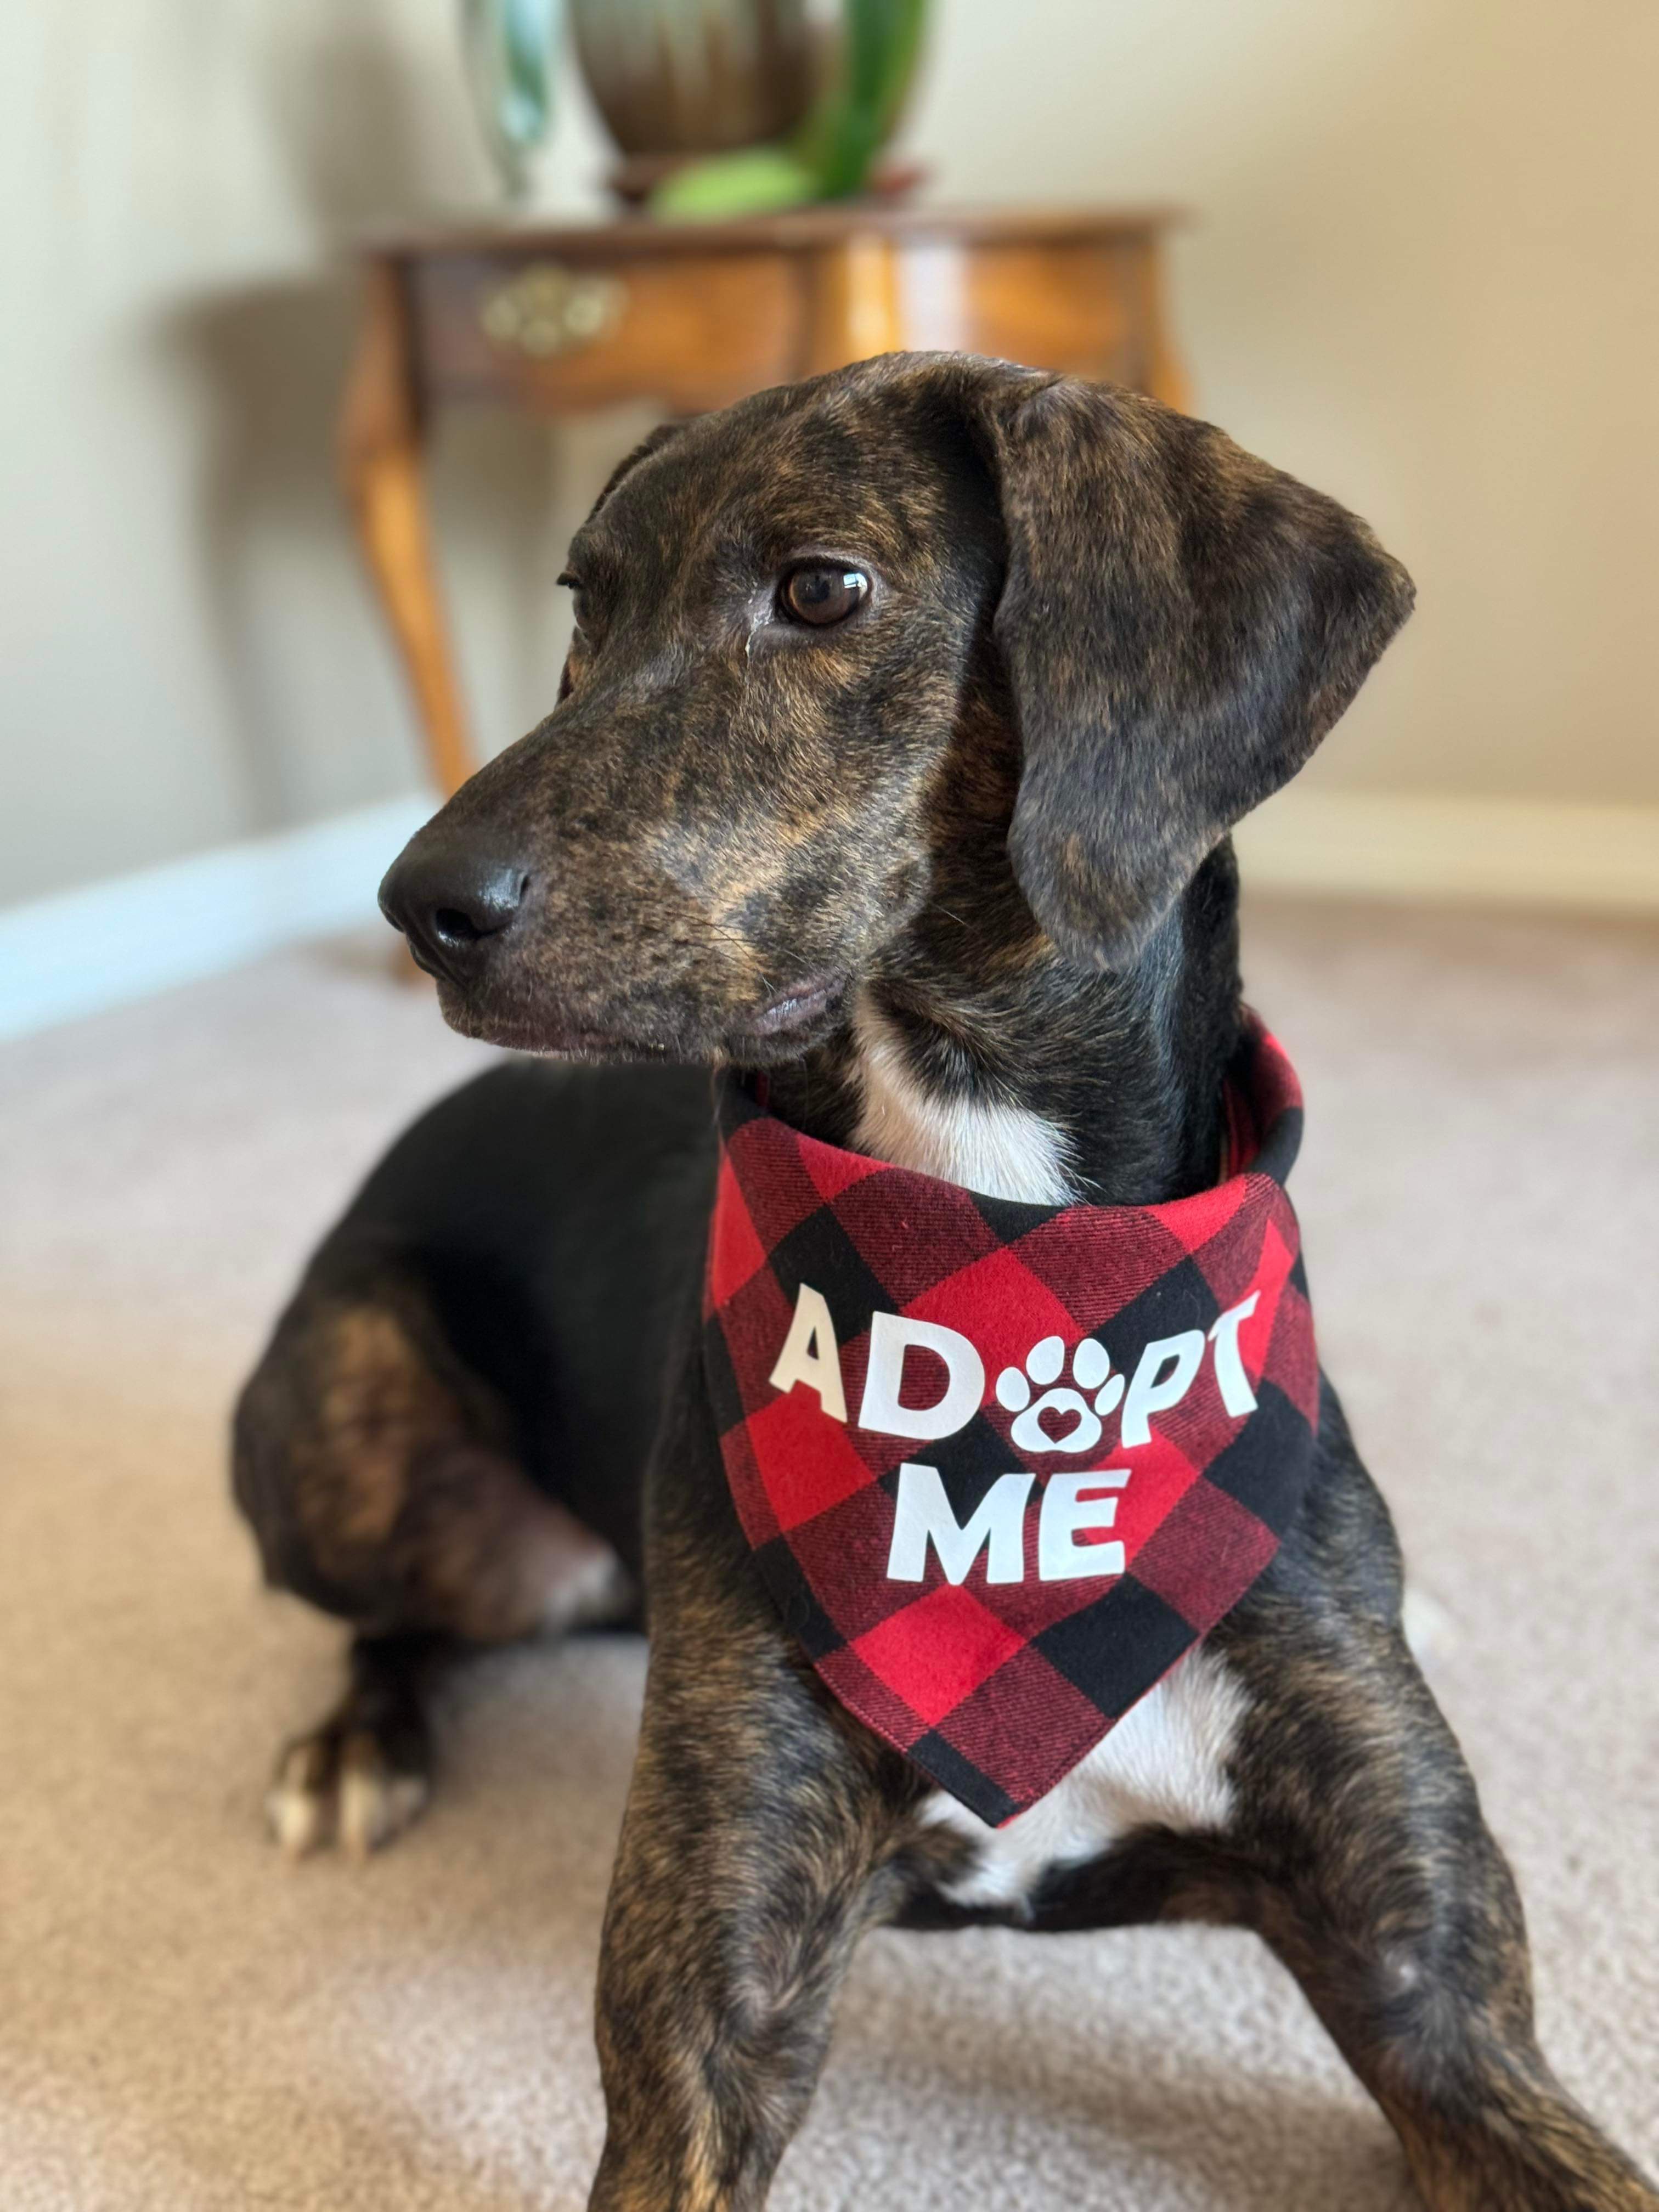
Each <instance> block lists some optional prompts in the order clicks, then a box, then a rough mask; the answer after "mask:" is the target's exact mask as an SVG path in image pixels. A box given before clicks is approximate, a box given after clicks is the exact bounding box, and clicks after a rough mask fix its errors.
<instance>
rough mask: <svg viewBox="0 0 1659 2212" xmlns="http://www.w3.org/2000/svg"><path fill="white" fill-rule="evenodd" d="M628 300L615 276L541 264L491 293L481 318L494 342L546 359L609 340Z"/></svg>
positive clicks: (624, 290)
mask: <svg viewBox="0 0 1659 2212" xmlns="http://www.w3.org/2000/svg"><path fill="white" fill-rule="evenodd" d="M627 301H628V288H627V286H626V285H625V284H623V283H619V282H618V281H617V278H616V277H614V276H592V275H589V274H587V273H586V272H585V271H583V270H576V269H565V268H562V267H561V266H560V264H558V263H557V262H556V261H537V262H532V264H531V265H530V266H529V268H527V269H521V270H520V271H519V274H518V275H517V276H514V277H513V280H512V282H511V283H507V284H503V285H502V286H501V289H500V290H499V291H495V292H492V293H491V294H490V295H489V298H488V299H487V300H486V301H484V304H483V312H482V313H481V314H480V315H479V318H478V319H479V322H480V323H481V324H482V325H483V333H484V336H485V337H487V338H489V340H490V342H491V343H493V344H495V345H498V346H516V347H517V349H518V350H519V351H520V353H527V354H532V355H533V356H535V357H536V358H537V359H538V360H544V359H545V358H546V357H547V356H550V355H551V354H557V353H572V352H574V350H575V349H576V348H577V347H578V346H585V345H592V343H593V342H594V340H595V339H596V338H602V337H609V335H610V334H611V331H613V330H615V328H616V327H617V324H618V323H619V322H620V321H621V320H622V313H623V307H625V306H626V304H627Z"/></svg>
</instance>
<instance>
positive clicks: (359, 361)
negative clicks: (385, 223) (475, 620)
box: [339, 261, 477, 798]
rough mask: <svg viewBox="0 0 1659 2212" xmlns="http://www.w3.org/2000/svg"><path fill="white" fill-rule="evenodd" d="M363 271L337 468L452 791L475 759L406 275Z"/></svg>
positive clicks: (435, 766)
mask: <svg viewBox="0 0 1659 2212" xmlns="http://www.w3.org/2000/svg"><path fill="white" fill-rule="evenodd" d="M366 276H367V295H366V299H365V303H364V304H365V314H364V321H363V330H362V339H361V341H360V343H359V345H358V349H357V357H356V362H355V364H354V366H353V368H352V372H351V377H350V380H349V384H348V385H347V387H346V395H345V404H344V406H343V410H342V411H341V416H340V430H339V464H340V474H341V477H342V479H343V483H344V486H345V490H346V495H347V497H348V499H349V501H350V503H351V511H352V515H353V518H354V520H355V521H356V526H357V535H358V537H359V538H360V539H361V541H362V548H363V552H364V555H365V556H366V557H367V560H368V568H369V573H370V574H371V575H372V576H373V578H374V585H375V588H376V590H377V591H378V592H379V593H380V603H381V605H383V606H384V608H385V609H386V616H387V618H388V619H389V621H390V622H391V624H392V633H393V635H394V636H395V638H396V640H397V644H398V652H399V653H400V654H401V655H402V657H403V662H404V668H405V669H406V670H407V671H408V674H409V680H410V684H411V685H412V687H413V689H414V692H415V702H416V709H417V711H418V713H419V714H420V718H421V726H422V732H423V733H424V736H425V739H426V750H427V758H428V762H429V763H430V765H431V769H432V776H433V781H435V783H436V784H437V786H438V787H439V789H440V790H441V792H442V793H443V794H444V796H445V797H446V798H447V797H448V796H449V794H450V793H451V792H453V791H454V790H456V789H457V788H458V787H459V786H460V785H461V784H463V783H465V781H466V779H467V777H468V776H470V775H471V773H472V771H473V769H475V768H476V767H477V761H476V759H475V758H474V757H473V752H472V747H471V743H470V741H469V739H468V737H467V732H466V721H465V714H464V713H463V710H462V707H461V700H460V692H459V688H458V686H457V684H456V681H455V671H454V666H453V662H452V660H451V659H450V652H449V640H448V635H447V629H446V625H445V622H444V615H443V605H442V602H441V598H440V595H439V590H438V579H437V574H436V570H435V568H434V565H433V557H432V533H431V530H430V527H429V526H428V521H427V513H426V499H425V494H424V491H423V489H422V482H421V460H420V455H421V416H420V407H419V404H418V400H417V396H416V391H415V386H414V380H413V375H412V372H411V363H410V347H409V343H408V307H407V302H406V301H405V298H404V287H403V283H402V279H401V277H400V276H399V275H398V270H396V269H395V268H394V267H392V265H391V264H389V263H386V262H381V261H376V262H373V263H371V264H370V265H369V267H368V270H367V272H366Z"/></svg>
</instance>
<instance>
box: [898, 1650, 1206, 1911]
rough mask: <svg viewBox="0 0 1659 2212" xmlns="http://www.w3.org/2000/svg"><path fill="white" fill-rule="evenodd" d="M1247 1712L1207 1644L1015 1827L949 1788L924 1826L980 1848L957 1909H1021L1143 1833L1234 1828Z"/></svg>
mask: <svg viewBox="0 0 1659 2212" xmlns="http://www.w3.org/2000/svg"><path fill="white" fill-rule="evenodd" d="M1246 1710H1247V1700H1246V1698H1245V1695H1244V1692H1243V1689H1242V1687H1241V1686H1240V1685H1239V1683H1238V1682H1237V1680H1236V1679H1235V1677H1234V1676H1233V1675H1232V1674H1231V1673H1230V1672H1229V1671H1228V1669H1227V1668H1226V1666H1225V1664H1224V1662H1222V1661H1221V1660H1220V1659H1219V1658H1218V1656H1216V1655H1215V1654H1214V1653H1213V1652H1211V1651H1207V1650H1205V1649H1204V1647H1203V1646H1202V1645H1201V1644H1200V1646H1199V1647H1198V1649H1197V1650H1194V1651H1193V1652H1191V1653H1189V1654H1188V1656H1187V1657H1186V1658H1185V1659H1183V1660H1182V1662H1181V1663H1180V1664H1179V1665H1178V1666H1177V1667H1176V1668H1174V1669H1172V1671H1171V1672H1170V1674H1166V1675H1165V1676H1164V1680H1162V1681H1161V1682H1160V1683H1159V1684H1158V1686H1157V1687H1156V1689H1153V1690H1151V1691H1149V1692H1147V1694H1146V1696H1145V1697H1144V1698H1143V1699H1141V1701H1140V1703H1139V1705H1137V1706H1135V1708H1134V1710H1133V1711H1132V1712H1129V1713H1127V1714H1126V1715H1125V1716H1124V1717H1123V1718H1122V1720H1121V1721H1120V1722H1119V1723H1118V1724H1117V1726H1116V1727H1115V1729H1113V1730H1112V1732H1111V1734H1110V1735H1109V1736H1107V1737H1105V1738H1104V1740H1103V1741H1102V1742H1100V1743H1098V1744H1097V1745H1096V1747H1095V1748H1094V1749H1093V1750H1092V1751H1091V1753H1089V1755H1088V1757H1087V1758H1086V1759H1083V1760H1082V1761H1080V1763H1079V1765H1076V1766H1074V1767H1073V1769H1072V1771H1071V1772H1070V1773H1069V1774H1068V1775H1067V1776H1066V1779H1065V1780H1064V1781H1063V1782H1062V1783H1061V1784H1060V1786H1059V1787H1058V1789H1055V1790H1050V1791H1049V1792H1048V1796H1046V1797H1043V1798H1040V1799H1039V1800H1038V1802H1036V1804H1035V1805H1033V1806H1032V1807H1031V1808H1030V1810H1029V1811H1028V1812H1024V1813H1022V1814H1020V1815H1019V1816H1018V1819H1017V1820H1011V1821H1010V1822H1009V1823H1008V1825H1007V1826H1006V1828H992V1827H988V1826H987V1825H986V1823H985V1822H984V1821H983V1820H980V1819H979V1818H978V1816H977V1815H976V1814H973V1813H970V1812H969V1810H968V1808H967V1807H966V1806H965V1805H959V1804H957V1801H956V1799H955V1798H954V1797H948V1796H945V1792H944V1791H943V1790H940V1791H939V1793H938V1795H937V1796H933V1797H930V1798H929V1799H928V1800H927V1803H926V1804H925V1805H924V1807H923V1808H922V1813H921V1817H922V1819H923V1820H927V1821H929V1822H932V1823H933V1824H935V1825H937V1826H941V1827H948V1828H951V1829H954V1830H955V1831H956V1832H957V1833H958V1834H959V1835H963V1836H965V1837H968V1838H970V1839H971V1841H972V1842H973V1843H974V1844H975V1847H976V1848H975V1856H974V1859H973V1862H972V1863H971V1865H970V1866H969V1868H968V1869H967V1870H966V1871H965V1872H964V1873H963V1874H962V1875H960V1876H959V1877H958V1878H957V1880H956V1881H952V1882H950V1883H947V1884H946V1885H945V1895H946V1896H947V1897H948V1898H949V1899H951V1902H952V1903H953V1904H956V1905H987V1906H999V1905H1022V1904H1024V1903H1025V1902H1026V1901H1027V1900H1028V1899H1030V1897H1031V1896H1032V1895H1033V1893H1035V1892H1036V1889H1037V1887H1038V1886H1039V1884H1040V1883H1041V1882H1042V1877H1043V1876H1044V1875H1046V1874H1047V1873H1048V1872H1049V1871H1050V1870H1051V1869H1056V1868H1061V1867H1067V1866H1079V1865H1082V1864H1083V1863H1085V1862H1086V1861H1088V1860H1090V1859H1092V1858H1095V1857H1098V1856H1099V1854H1100V1853H1101V1852H1102V1851H1103V1850H1109V1848H1110V1846H1111V1845H1112V1844H1115V1843H1116V1842H1118V1841H1119V1840H1120V1839H1121V1838H1123V1837H1124V1836H1127V1835H1128V1834H1130V1833H1131V1832H1133V1830H1134V1829H1136V1828H1145V1827H1168V1828H1175V1829H1177V1830H1182V1831H1187V1832H1191V1831H1194V1830H1196V1829H1202V1828H1225V1826H1227V1824H1228V1822H1229V1821H1230V1820H1231V1817H1232V1809H1233V1792H1232V1785H1231V1783H1230V1781H1229V1780H1228V1778H1227V1761H1228V1759H1229V1758H1230V1756H1231V1752H1232V1748H1233V1746H1234V1743H1235V1742H1236V1741H1237V1735H1238V1728H1239V1723H1240V1722H1241V1721H1242V1720H1243V1717H1244V1714H1245V1711H1246Z"/></svg>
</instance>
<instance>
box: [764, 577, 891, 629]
mask: <svg viewBox="0 0 1659 2212" xmlns="http://www.w3.org/2000/svg"><path fill="white" fill-rule="evenodd" d="M869 590H870V579H869V578H868V577H867V576H866V574H865V573H864V571H863V570H862V569H861V568H842V565H841V563H840V562H838V561H810V562H807V563H806V565H805V567H804V568H795V569H792V570H791V571H790V573H789V574H788V575H787V576H786V577H785V578H784V580H783V591H782V592H781V599H782V603H783V611H784V612H785V613H786V614H787V615H792V616H793V617H794V619H795V620H796V621H797V622H804V623H811V625H812V627H813V629H828V627H829V624H830V623H838V622H845V621H846V619H847V617H848V615H850V614H853V613H854V612H855V611H857V609H858V608H860V606H862V605H863V604H864V601H865V599H866V597H867V596H868V593H869Z"/></svg>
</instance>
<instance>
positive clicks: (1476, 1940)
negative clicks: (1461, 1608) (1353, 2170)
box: [1235, 1605, 1659, 2212]
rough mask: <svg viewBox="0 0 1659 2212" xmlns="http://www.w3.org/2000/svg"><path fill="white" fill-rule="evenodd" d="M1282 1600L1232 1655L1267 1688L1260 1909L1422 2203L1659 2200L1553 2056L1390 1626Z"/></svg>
mask: <svg viewBox="0 0 1659 2212" xmlns="http://www.w3.org/2000/svg"><path fill="white" fill-rule="evenodd" d="M1271 1613H1272V1607H1271V1605H1269V1607H1266V1608H1263V1609H1262V1618H1261V1619H1260V1620H1258V1622H1257V1624H1256V1626H1257V1627H1258V1629H1260V1628H1263V1627H1265V1628H1267V1630H1268V1632H1269V1634H1270V1637H1271V1641H1270V1642H1267V1641H1261V1640H1258V1639H1256V1638H1252V1644H1251V1649H1250V1650H1249V1652H1248V1653H1247V1652H1245V1651H1243V1650H1238V1649H1237V1647H1236V1648H1235V1656H1236V1658H1238V1659H1245V1660H1246V1661H1247V1664H1249V1672H1250V1673H1252V1674H1254V1675H1255V1683H1254V1687H1255V1691H1256V1693H1257V1698H1256V1703H1255V1709H1254V1711H1253V1714H1252V1719H1251V1723H1249V1735H1250V1738H1251V1740H1250V1741H1248V1742H1247V1743H1246V1745H1245V1746H1244V1747H1243V1755H1242V1778H1243V1779H1244V1781H1245V1785H1246V1790H1247V1792H1248V1797H1249V1802H1250V1807H1251V1814H1250V1817H1251V1822H1252V1825H1253V1826H1255V1832H1256V1834H1257V1836H1258V1838H1266V1839H1271V1840H1270V1841H1268V1843H1267V1850H1266V1851H1265V1853H1264V1857H1266V1858H1267V1861H1268V1862H1269V1863H1270V1864H1272V1865H1273V1876H1272V1878H1271V1879H1270V1880H1269V1881H1268V1882H1267V1885H1266V1886H1265V1887H1264V1888H1263V1889H1262V1890H1261V1892H1259V1893H1258V1899H1259V1902H1258V1906H1257V1910H1256V1912H1255V1915H1254V1916H1253V1917H1255V1919H1256V1923H1257V1925H1258V1926H1259V1927H1260V1929H1261V1933H1262V1934H1263V1935H1264V1936H1266V1937H1267V1941H1268V1942H1269V1943H1270V1944H1271V1945H1272V1946H1273V1948H1274V1949H1275V1950H1276V1951H1277V1952H1278V1954H1279V1956H1280V1958H1281V1959H1283V1960H1284V1961H1285V1964H1286V1965H1287V1966H1289V1967H1290V1968H1291V1972H1293V1973H1294V1974H1295V1975H1296V1977H1297V1979H1298V1981H1299V1982H1300V1983H1301V1984H1302V1987H1303V1989H1304V1991H1305V1992H1306V1994H1307V1996H1308V1997H1309V1998H1310V2001H1311V2002H1312V2004H1313V2006H1314V2008H1315V2010H1316V2012H1317V2013H1318V2014H1319V2016H1320V2018H1321V2019H1322V2021H1324V2023H1325V2026H1326V2027H1327V2028H1328V2030H1329V2031H1330V2033H1331V2034H1332V2036H1333V2037H1334V2039H1335V2041H1336V2043H1337V2044H1338V2045H1339V2046H1340V2049H1341V2051H1342V2053H1343V2055H1344V2057H1346V2059H1347V2060H1348V2063H1350V2065H1352V2068H1353V2069H1354V2071H1355V2072H1356V2073H1357V2074H1358V2076H1359V2078H1360V2080H1361V2081H1364V2084H1365V2086H1366V2087H1367V2088H1368V2089H1369V2090H1370V2092H1371V2093H1372V2095H1373V2096H1374V2097H1375V2098H1376V2100H1377V2102H1378V2103H1379V2104H1380V2105H1381V2106H1382V2107H1383V2111H1384V2112H1386V2113H1387V2115H1388V2117H1389V2119H1390V2121H1392V2123H1393V2124H1394V2126H1395V2130H1396V2132H1397V2133H1398V2135H1399V2136H1400V2138H1401V2142H1402V2144H1403V2145H1404V2147H1405V2150H1406V2154H1407V2160H1409V2162H1410V2165H1411V2168H1412V2172H1413V2177H1414V2179H1415V2180H1416V2182H1417V2185H1418V2188H1419V2191H1420V2192H1421V2194H1422V2197H1423V2199H1424V2201H1425V2203H1426V2204H1428V2205H1429V2206H1430V2207H1431V2208H1432V2212H1659V2193H1656V2191H1654V2190H1653V2189H1652V2188H1651V2187H1650V2185H1649V2184H1648V2183H1647V2182H1646V2181H1644V2179H1643V2178H1642V2176H1641V2175H1640V2174H1639V2173H1638V2171H1637V2170H1636V2168H1635V2166H1632V2163H1631V2162H1630V2160H1628V2159H1626V2157H1625V2156H1624V2155H1623V2154H1622V2153H1621V2152H1620V2150H1618V2149H1617V2148H1615V2147H1614V2145H1613V2143H1611V2142H1608V2140H1607V2137H1606V2136H1604V2135H1603V2134H1602V2133H1601V2130H1600V2129H1599V2128H1598V2127H1597V2126H1596V2125H1595V2122H1594V2121H1593V2120H1592V2119H1591V2118H1589V2114H1588V2113H1586V2112H1584V2111H1583V2108H1582V2107H1581V2106H1579V2105H1578V2104H1577V2103H1576V2102H1575V2101H1574V2100H1573V2099H1572V2098H1571V2097H1570V2096H1569V2095H1568V2093H1567V2092H1566V2091H1565V2089H1564V2088H1563V2087H1562V2086H1561V2084H1560V2083H1559V2081H1557V2080H1556V2078H1555V2075H1554V2074H1553V2072H1552V2071H1551V2069H1550V2067H1549V2064H1548V2063H1547V2060H1546V2059H1545V2058H1544V2057H1543V2055H1542V2053H1541V2051H1540V2050H1539V2047H1538V2043H1537V2039H1536V2036H1535V2033H1534V2025H1533V2006H1532V1988H1531V1972H1530V1966H1529V1962H1528V1952H1527V1936H1526V1927H1525V1923H1524V1920H1523V1918H1522V1910H1521V1901H1520V1899H1519V1897H1518V1895H1517V1894H1516V1887H1515V1882H1514V1879H1513V1877H1512V1875H1510V1869H1509V1867H1508V1864H1507V1863H1506V1862H1505V1860H1504V1854H1503V1852H1502V1851H1501V1850H1500V1849H1499V1848H1498V1844H1497V1842H1496V1841H1495V1839H1494V1838H1493V1837H1492V1834H1491V1832H1490V1831H1489V1830H1488V1829H1487V1827H1486V1823H1485V1821H1484V1820H1483V1819H1482V1817H1481V1814H1480V1804H1479V1802H1478V1800H1477V1798H1476V1796H1475V1790H1474V1782H1473V1781H1472V1779H1471V1778H1470V1776H1469V1772H1468V1768H1467V1766H1466V1765H1464V1763H1463V1759H1462V1754H1461V1753H1460V1752H1459V1750H1458V1747H1457V1745H1456V1743H1455V1741H1454V1739H1453V1737H1452V1735H1451V1732H1450V1730H1449V1728H1448V1727H1447V1725H1446V1723H1445V1722H1444V1720H1443V1718H1442V1717H1441V1715H1440V1712H1439V1711H1438V1709H1437V1706H1436V1705H1435V1702H1434V1699H1433V1698H1432V1697H1431V1694H1430V1692H1429V1690H1428V1688H1427V1686H1426V1685H1425V1682H1424V1681H1423V1680H1422V1677H1421V1675H1420V1674H1419V1672H1418V1669H1417V1666H1416V1663H1415V1662H1414V1661H1413V1658H1412V1656H1411V1654H1410V1653H1409V1651H1408V1650H1407V1648H1406V1644H1405V1642H1404V1639H1403V1638H1402V1637H1401V1633H1400V1632H1399V1629H1398V1627H1397V1626H1396V1625H1395V1624H1393V1623H1390V1622H1387V1621H1384V1620H1365V1619H1364V1618H1350V1619H1348V1620H1346V1621H1340V1620H1337V1619H1335V1618H1334V1617H1332V1618H1331V1619H1330V1620H1328V1624H1327V1625H1326V1626H1323V1627H1322V1628H1321V1629H1319V1630H1317V1631H1310V1630H1308V1629H1307V1628H1306V1626H1303V1627H1300V1628H1298V1627H1297V1626H1295V1625H1293V1623H1292V1622H1291V1618H1290V1616H1288V1615H1286V1616H1285V1620H1283V1621H1282V1622H1280V1623H1279V1624H1278V1625H1277V1628H1275V1624H1274V1622H1273V1620H1272V1618H1271ZM1249 1662H1254V1663H1253V1664H1251V1663H1249Z"/></svg>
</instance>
